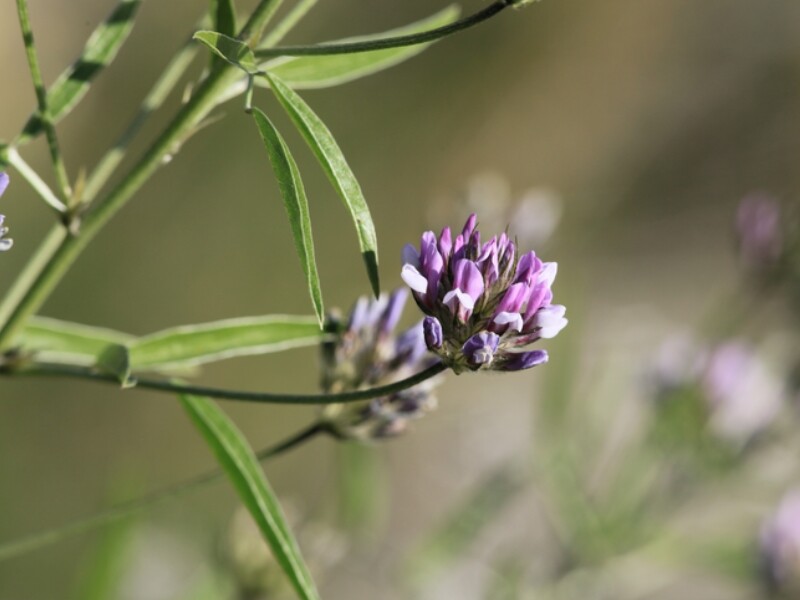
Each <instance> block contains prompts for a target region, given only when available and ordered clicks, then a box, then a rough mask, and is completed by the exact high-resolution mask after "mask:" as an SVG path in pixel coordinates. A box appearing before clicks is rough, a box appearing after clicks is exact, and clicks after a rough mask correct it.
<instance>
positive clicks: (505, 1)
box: [255, 0, 519, 58]
mask: <svg viewBox="0 0 800 600" xmlns="http://www.w3.org/2000/svg"><path fill="white" fill-rule="evenodd" d="M518 2H519V0H497V1H496V2H493V3H492V4H490V5H489V6H487V7H486V8H484V9H483V10H479V11H478V12H476V13H473V14H471V15H469V16H468V17H464V18H463V19H459V20H458V21H456V22H454V23H450V24H449V25H444V26H443V27H437V28H436V29H430V30H428V31H423V32H421V33H412V34H409V35H399V36H396V37H389V38H383V39H377V40H365V41H362V42H341V43H330V44H314V45H312V46H276V47H274V48H261V49H258V50H256V51H255V55H256V57H257V58H270V57H273V56H326V55H330V54H352V53H355V52H370V51H373V50H386V49H387V48H399V47H401V46H414V45H416V44H424V43H426V42H432V41H434V40H438V39H440V38H443V37H445V36H448V35H452V34H454V33H457V32H459V31H463V30H464V29H469V28H470V27H474V26H475V25H477V24H478V23H481V22H483V21H486V20H487V19H490V18H492V17H493V16H495V15H496V14H497V13H499V12H500V11H502V10H503V9H505V8H508V7H509V6H513V5H514V4H518Z"/></svg>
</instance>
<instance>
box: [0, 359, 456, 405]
mask: <svg viewBox="0 0 800 600" xmlns="http://www.w3.org/2000/svg"><path fill="white" fill-rule="evenodd" d="M446 369H447V367H446V366H445V365H444V364H443V363H440V362H439V363H436V364H434V365H433V366H431V367H428V368H427V369H425V370H424V371H420V372H419V373H417V374H416V375H412V376H411V377H407V378H406V379H402V380H400V381H396V382H394V383H390V384H389V385H383V386H380V387H374V388H370V389H367V390H357V391H350V392H340V393H336V394H280V393H268V392H246V391H240V390H228V389H222V388H211V387H204V386H200V385H190V384H183V383H178V382H175V381H165V380H162V379H148V378H143V377H136V376H134V377H132V378H131V383H132V384H133V385H132V386H131V387H135V388H140V389H148V390H156V391H159V392H166V393H170V394H192V395H195V396H208V397H210V398H217V399H219V400H240V401H243V402H261V403H266V404H338V403H341V402H358V401H360V400H371V399H373V398H380V397H381V396H389V395H391V394H395V393H397V392H401V391H403V390H407V389H408V388H411V387H414V386H415V385H417V384H419V383H422V382H423V381H425V380H427V379H430V378H432V377H435V376H436V375H438V374H439V373H441V372H442V371H444V370H446ZM0 375H26V376H33V377H69V378H74V379H87V380H90V381H98V382H102V383H111V384H115V385H117V386H119V385H120V380H119V377H117V376H115V375H111V374H107V373H100V372H98V371H96V370H94V369H92V368H89V367H82V366H77V365H63V364H46V363H33V364H32V365H30V366H25V367H20V368H6V369H0Z"/></svg>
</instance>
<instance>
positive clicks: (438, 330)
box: [422, 317, 444, 350]
mask: <svg viewBox="0 0 800 600" xmlns="http://www.w3.org/2000/svg"><path fill="white" fill-rule="evenodd" d="M422 330H423V332H424V334H425V345H426V346H427V347H428V350H438V349H439V348H441V347H442V341H443V337H444V334H443V333H442V324H441V323H440V322H439V319H437V318H436V317H425V319H423V321H422Z"/></svg>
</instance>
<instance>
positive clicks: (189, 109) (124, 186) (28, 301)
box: [0, 0, 282, 349]
mask: <svg viewBox="0 0 800 600" xmlns="http://www.w3.org/2000/svg"><path fill="white" fill-rule="evenodd" d="M18 1H19V2H24V0H18ZM281 2H282V0H261V2H260V3H259V4H258V6H256V8H255V10H254V11H253V13H252V15H251V17H250V19H249V20H248V21H247V23H246V24H245V25H244V27H243V28H242V31H241V32H240V34H239V37H240V38H241V39H245V40H251V41H252V40H253V39H255V37H256V36H257V35H258V34H260V32H261V30H262V29H263V27H264V26H265V25H266V23H267V21H268V20H269V19H270V18H271V17H272V16H273V15H274V14H275V11H276V10H277V9H278V7H279V6H280V4H281ZM239 77H240V74H239V71H238V69H236V68H235V67H232V66H230V65H227V64H224V63H220V64H219V65H218V66H217V67H216V68H214V69H213V70H212V71H211V73H209V75H208V77H206V79H204V80H203V82H202V83H201V84H200V86H199V87H198V88H197V90H196V91H195V93H194V94H193V95H192V97H191V98H190V99H189V101H188V102H187V103H186V104H184V105H183V107H182V108H181V110H180V111H179V112H178V114H176V115H175V117H174V118H173V119H172V121H171V122H170V124H169V125H168V126H167V127H166V129H165V130H164V131H163V132H162V133H161V135H160V136H158V138H157V139H156V140H155V141H154V142H153V143H152V144H151V145H150V147H149V148H148V149H147V151H146V152H145V153H144V155H143V156H142V157H141V159H139V160H138V161H137V162H136V164H134V165H133V167H131V170H130V171H129V172H128V173H127V175H126V176H124V177H123V178H122V180H121V181H120V182H119V183H118V184H117V185H116V186H114V188H113V189H112V190H110V191H109V192H108V194H107V195H105V196H104V197H102V198H101V199H100V200H99V201H98V202H97V204H96V206H95V207H94V209H93V210H92V211H91V212H89V213H88V214H87V215H86V217H85V218H84V219H83V221H82V224H81V228H80V233H79V235H73V236H69V237H66V238H64V240H63V241H62V243H61V244H59V245H58V246H57V247H55V248H51V247H48V248H47V251H48V253H49V254H48V255H46V256H45V255H44V254H43V253H39V254H37V255H38V256H39V258H40V259H41V260H40V261H39V262H37V267H39V270H38V271H37V272H32V270H27V269H26V273H25V277H26V286H25V289H24V291H22V290H20V291H22V293H21V295H15V297H14V300H13V302H12V303H7V302H6V301H4V302H3V304H2V305H0V316H3V317H5V320H4V321H0V349H4V348H7V347H9V346H10V345H11V344H12V343H13V341H14V338H15V337H16V335H17V333H18V332H19V331H20V329H21V328H22V327H23V326H24V324H25V322H26V320H27V319H28V318H29V317H30V316H31V315H33V314H34V313H35V312H36V311H37V310H39V308H40V307H41V305H42V304H43V303H44V302H45V300H47V298H48V297H49V296H50V294H51V292H52V291H53V289H55V287H56V285H57V284H58V283H59V282H60V281H61V278H62V277H63V276H64V275H65V274H66V272H67V271H68V270H69V268H70V267H71V266H72V264H73V263H74V262H75V260H76V259H77V258H78V256H79V255H80V254H81V252H82V251H83V250H84V248H86V246H87V245H88V244H89V242H91V241H92V239H94V236H95V235H97V234H98V233H99V232H100V230H101V229H102V228H103V227H104V226H105V224H106V223H108V221H109V220H111V218H112V217H113V216H114V215H116V214H117V212H118V211H119V210H120V209H121V208H122V207H123V206H124V205H125V204H126V203H127V202H128V200H130V198H131V197H132V196H133V195H134V194H135V193H136V192H137V191H138V190H139V188H141V187H142V185H144V183H145V182H146V181H147V180H148V179H149V178H150V176H151V175H152V174H153V173H154V172H155V171H156V169H158V167H159V166H160V165H162V164H163V162H164V160H165V159H166V158H168V157H169V156H171V155H172V154H174V153H175V152H177V150H178V149H179V147H180V144H181V143H182V142H183V141H185V140H186V139H187V138H188V137H189V136H190V135H191V134H192V133H193V132H194V131H195V130H196V128H197V127H198V125H199V124H200V123H201V122H202V120H203V119H204V118H205V117H206V115H208V113H209V112H211V110H213V109H214V107H216V106H217V102H218V98H219V97H220V96H222V95H223V94H224V93H225V91H226V89H227V88H228V86H229V85H231V84H232V83H234V82H235V81H236V80H237V79H238V78H239ZM52 237H53V236H52V235H51V236H48V239H51V238H52ZM15 287H17V289H19V288H18V286H16V284H15Z"/></svg>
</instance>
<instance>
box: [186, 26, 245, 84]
mask: <svg viewBox="0 0 800 600" xmlns="http://www.w3.org/2000/svg"><path fill="white" fill-rule="evenodd" d="M192 37H193V38H194V39H196V40H197V41H198V42H201V43H202V44H204V45H205V46H207V47H208V48H209V50H211V51H212V52H213V53H214V54H216V55H217V56H219V57H220V58H222V59H224V60H226V61H228V62H229V63H230V64H232V65H233V66H235V67H239V68H240V69H242V70H243V71H245V72H246V73H250V74H253V73H257V72H258V65H257V64H256V57H255V56H254V55H253V51H252V50H251V49H250V46H248V45H247V44H245V43H244V42H242V41H240V40H237V39H234V38H232V37H230V36H227V35H224V34H222V33H218V32H216V31H198V32H197V33H195V34H194V35H193V36H192Z"/></svg>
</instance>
